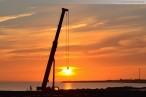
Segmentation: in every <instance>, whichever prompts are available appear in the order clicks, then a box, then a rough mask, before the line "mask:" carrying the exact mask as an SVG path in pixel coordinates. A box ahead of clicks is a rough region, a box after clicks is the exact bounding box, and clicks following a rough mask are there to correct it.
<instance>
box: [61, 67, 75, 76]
mask: <svg viewBox="0 0 146 97" xmlns="http://www.w3.org/2000/svg"><path fill="white" fill-rule="evenodd" d="M59 69H61V71H60V72H58V75H60V76H71V75H74V71H73V67H60V68H59Z"/></svg>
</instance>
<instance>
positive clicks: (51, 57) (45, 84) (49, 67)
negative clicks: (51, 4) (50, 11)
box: [40, 8, 68, 91]
mask: <svg viewBox="0 0 146 97" xmlns="http://www.w3.org/2000/svg"><path fill="white" fill-rule="evenodd" d="M66 11H68V9H65V8H62V13H61V17H60V21H59V25H58V29H57V32H56V36H55V39H54V41H53V45H52V49H51V52H50V57H49V60H48V64H47V67H46V71H45V75H44V79H43V82H42V86H41V87H40V88H41V89H40V90H42V91H43V90H46V89H47V87H46V86H47V82H48V78H49V75H50V71H51V67H52V63H53V61H54V56H55V52H56V48H57V44H58V38H59V34H60V30H61V26H62V22H63V18H64V15H65V12H66Z"/></svg>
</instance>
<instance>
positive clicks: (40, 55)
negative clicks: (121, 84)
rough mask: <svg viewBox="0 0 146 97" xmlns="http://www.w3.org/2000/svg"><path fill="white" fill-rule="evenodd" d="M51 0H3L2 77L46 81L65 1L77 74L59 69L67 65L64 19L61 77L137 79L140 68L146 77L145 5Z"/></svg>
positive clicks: (0, 26)
mask: <svg viewBox="0 0 146 97" xmlns="http://www.w3.org/2000/svg"><path fill="white" fill-rule="evenodd" d="M47 1H48V0H0V81H42V79H43V77H44V72H45V69H46V65H47V61H48V57H49V54H50V49H51V47H52V42H53V40H54V36H55V33H56V28H57V25H58V22H59V18H60V15H61V8H62V7H64V8H68V9H69V11H70V12H69V13H70V65H69V66H70V67H72V68H73V72H74V74H73V75H72V76H62V75H59V74H58V73H59V72H60V71H61V69H60V68H61V67H65V66H67V65H66V61H65V55H66V54H65V52H66V49H65V47H66V37H65V36H66V33H65V29H64V28H65V21H64V23H63V27H62V30H61V33H60V37H59V43H58V48H57V52H56V55H55V60H56V80H57V81H63V80H105V79H120V78H122V79H137V78H138V68H140V70H141V78H142V79H146V27H145V26H146V5H111V4H109V5H100V4H94V5H85V4H82V5H77V4H76V5H75V4H74V5H73V4H72V5H59V4H57V5H52V4H49V2H47ZM64 20H65V19H64ZM51 72H52V71H51ZM51 79H52V73H51V76H50V80H51Z"/></svg>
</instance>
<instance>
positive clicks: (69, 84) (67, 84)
mask: <svg viewBox="0 0 146 97" xmlns="http://www.w3.org/2000/svg"><path fill="white" fill-rule="evenodd" d="M72 88H73V87H72V83H64V89H66V90H68V89H72Z"/></svg>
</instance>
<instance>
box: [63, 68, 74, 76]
mask: <svg viewBox="0 0 146 97" xmlns="http://www.w3.org/2000/svg"><path fill="white" fill-rule="evenodd" d="M62 72H64V74H66V75H71V74H72V70H71V69H70V68H69V67H67V68H64V69H63V70H62Z"/></svg>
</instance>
